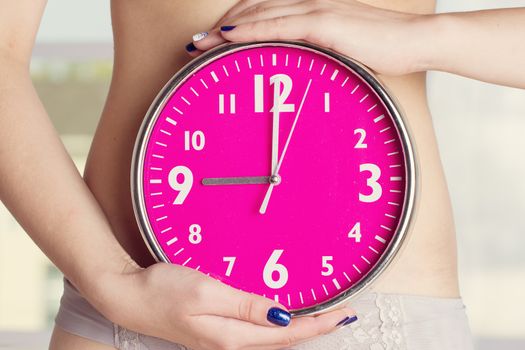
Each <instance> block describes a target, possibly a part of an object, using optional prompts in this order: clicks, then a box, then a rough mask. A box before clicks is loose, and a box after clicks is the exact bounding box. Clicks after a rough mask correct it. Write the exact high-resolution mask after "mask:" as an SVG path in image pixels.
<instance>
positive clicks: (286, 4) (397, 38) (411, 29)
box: [187, 0, 428, 75]
mask: <svg viewBox="0 0 525 350" xmlns="http://www.w3.org/2000/svg"><path fill="white" fill-rule="evenodd" d="M424 17H425V16H422V15H415V14H408V13H402V12H394V11H388V10H384V9H379V8H376V7H372V6H369V5H365V4H363V3H360V2H358V1H355V0H338V1H336V0H245V1H240V2H239V3H238V4H237V5H236V6H234V7H232V8H231V9H230V10H229V11H228V12H227V13H226V15H225V16H224V17H223V18H222V19H221V20H220V21H219V23H218V24H217V27H216V28H214V29H212V30H210V31H209V33H207V32H203V33H199V34H196V35H195V36H194V41H193V42H192V43H190V44H189V45H188V46H187V49H188V51H191V52H190V53H192V54H193V55H194V56H195V55H197V54H199V53H200V52H202V51H206V50H208V49H210V48H212V47H214V46H216V45H218V44H221V43H223V42H225V41H232V42H246V41H263V40H301V41H307V42H310V43H313V44H317V45H320V46H323V47H326V48H329V49H332V50H335V51H338V52H339V53H342V54H344V55H346V56H348V57H352V58H354V59H356V60H358V61H360V62H362V63H364V64H366V65H367V66H369V67H370V68H372V69H373V70H375V71H377V72H379V73H383V74H388V75H401V74H407V73H411V72H414V71H417V70H418V66H419V63H418V60H419V56H420V53H419V51H420V50H421V49H422V48H421V47H420V46H427V45H428V41H425V44H424V45H421V44H420V43H421V41H418V40H416V39H417V37H418V36H419V37H421V36H422V35H425V33H422V26H421V25H420V23H422V22H423V21H422V19H423V18H424Z"/></svg>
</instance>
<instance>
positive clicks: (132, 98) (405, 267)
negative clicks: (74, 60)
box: [85, 0, 459, 297]
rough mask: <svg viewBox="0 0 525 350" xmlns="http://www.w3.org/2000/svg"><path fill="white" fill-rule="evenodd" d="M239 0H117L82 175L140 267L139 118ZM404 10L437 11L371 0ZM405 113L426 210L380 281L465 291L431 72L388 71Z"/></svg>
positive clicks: (448, 293)
mask: <svg viewBox="0 0 525 350" xmlns="http://www.w3.org/2000/svg"><path fill="white" fill-rule="evenodd" d="M236 2H237V0H227V1H226V0H223V1H220V2H219V1H215V0H179V1H174V0H156V1H147V0H137V1H125V0H113V1H112V17H113V30H114V38H115V65H114V72H113V80H112V83H111V87H110V91H109V95H108V99H107V101H106V106H105V108H104V111H103V114H102V118H101V121H100V124H99V127H98V129H97V133H96V135H95V139H94V141H93V145H92V148H91V151H90V155H89V158H88V162H87V164H86V171H85V178H86V181H87V182H88V185H89V186H90V188H91V189H92V191H93V193H94V194H95V196H96V197H97V199H98V200H99V202H100V203H101V205H102V207H103V209H104V211H105V213H106V215H107V217H108V219H109V220H110V222H111V224H112V226H113V228H114V231H115V235H116V237H117V239H118V240H119V242H120V243H121V244H122V245H123V247H124V248H125V249H126V250H127V251H128V253H129V254H130V255H131V256H132V258H133V259H135V261H137V262H138V263H139V264H140V265H142V266H147V265H150V264H152V263H153V262H154V259H153V258H152V257H151V255H150V253H149V251H148V249H147V248H146V246H145V244H144V242H143V240H142V237H141V235H140V233H139V232H138V228H137V225H136V222H135V219H134V215H133V210H132V204H131V197H130V190H129V188H130V186H129V169H130V163H131V155H132V151H133V144H134V141H135V137H136V135H137V131H138V128H139V126H140V124H141V122H142V119H143V117H144V115H145V113H146V111H147V109H148V107H149V105H150V103H151V102H152V101H153V99H154V98H155V96H156V94H157V93H158V91H159V90H160V89H161V88H162V86H163V85H164V84H165V82H166V81H167V80H168V79H169V78H170V77H171V76H172V75H173V74H174V73H175V72H176V71H178V70H179V69H180V68H181V67H182V66H183V65H184V64H185V63H187V62H188V61H189V59H190V58H189V56H188V55H187V54H186V52H185V49H184V47H185V45H186V44H187V43H188V42H189V41H190V40H191V36H192V34H194V33H197V32H201V31H206V30H208V29H210V28H211V27H212V26H213V25H214V24H215V23H216V21H217V20H218V19H219V18H220V17H221V16H222V15H223V14H224V13H225V12H226V11H227V10H228V9H229V8H230V7H231V6H232V5H234V4H235V3H236ZM365 2H367V3H370V4H372V5H375V6H378V7H386V8H390V9H394V10H399V11H406V12H416V13H432V12H433V11H434V1H433V0H424V1H421V0H396V1H391V0H390V1H386V0H375V1H365ZM380 78H381V80H382V81H383V82H384V83H385V84H386V86H387V87H388V88H389V89H390V90H391V92H392V93H393V94H394V95H395V96H396V97H397V99H398V101H399V102H400V104H401V105H402V108H403V109H404V111H405V115H406V117H407V120H408V124H409V128H410V129H411V131H412V134H413V137H414V140H415V144H416V148H417V155H418V158H419V162H420V172H421V185H420V192H419V196H420V197H419V198H420V199H419V208H418V210H417V213H416V219H415V221H414V224H413V228H412V231H411V235H410V238H409V241H408V243H407V245H406V247H405V248H404V250H403V252H402V254H401V256H400V257H399V259H398V260H397V261H396V263H395V264H394V265H393V266H392V267H391V268H390V269H389V271H388V273H387V274H385V275H384V276H383V278H382V279H380V280H379V281H378V283H376V284H375V285H374V286H373V289H374V290H376V291H380V292H391V293H407V294H421V295H432V296H442V297H456V296H458V295H459V291H458V286H457V272H456V242H455V230H454V223H453V218H452V213H451V205H450V200H449V195H448V189H447V185H446V182H445V178H444V174H443V169H442V165H441V160H440V157H439V153H438V149H437V144H436V139H435V134H434V130H433V125H432V119H431V115H430V113H429V110H428V106H427V99H426V87H425V78H426V76H425V74H424V73H417V74H411V75H406V76H400V77H387V76H381V77H380Z"/></svg>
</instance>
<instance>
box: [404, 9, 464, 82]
mask: <svg viewBox="0 0 525 350" xmlns="http://www.w3.org/2000/svg"><path fill="white" fill-rule="evenodd" d="M454 27H455V24H454V19H453V16H451V15H450V14H447V13H441V14H430V15H424V16H420V17H419V18H418V20H417V23H416V25H415V28H414V30H415V31H416V33H417V34H416V35H417V36H418V37H419V38H420V40H417V43H416V45H415V46H414V48H413V49H414V52H415V53H416V55H415V60H414V62H413V66H414V69H413V70H414V72H422V71H429V70H436V71H446V70H447V65H448V62H447V60H448V59H449V57H450V53H449V51H450V43H451V42H452V39H453V38H454V36H455V35H458V30H459V28H457V29H455V28H454Z"/></svg>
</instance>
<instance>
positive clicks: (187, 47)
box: [186, 43, 197, 52]
mask: <svg viewBox="0 0 525 350" xmlns="http://www.w3.org/2000/svg"><path fill="white" fill-rule="evenodd" d="M195 50H197V48H196V47H195V45H194V44H193V43H189V44H188V45H186V51H188V52H193V51H195Z"/></svg>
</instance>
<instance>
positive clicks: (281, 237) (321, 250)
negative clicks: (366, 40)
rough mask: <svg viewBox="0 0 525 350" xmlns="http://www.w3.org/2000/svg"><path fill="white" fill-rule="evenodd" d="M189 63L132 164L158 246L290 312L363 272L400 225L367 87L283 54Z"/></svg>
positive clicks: (353, 75)
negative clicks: (137, 172)
mask: <svg viewBox="0 0 525 350" xmlns="http://www.w3.org/2000/svg"><path fill="white" fill-rule="evenodd" d="M253 63H254V64H253ZM187 69H189V68H187ZM191 69H192V70H188V71H186V72H185V73H184V74H186V75H185V77H184V79H181V80H180V81H181V82H180V83H178V85H176V86H174V87H172V88H171V90H169V91H168V90H166V91H165V92H164V95H163V96H161V97H159V98H162V104H159V105H161V106H162V108H160V109H159V111H157V112H155V113H154V114H151V120H150V132H149V133H148V134H147V135H146V136H147V137H145V138H144V154H143V159H142V160H141V162H139V163H140V164H142V169H141V176H142V182H141V192H140V198H141V201H142V202H141V204H139V206H140V205H142V209H141V210H143V211H144V214H145V216H146V217H147V220H148V225H149V226H148V227H147V228H146V230H150V234H151V235H152V237H154V239H152V240H151V241H155V242H154V243H152V244H155V247H156V249H157V250H160V251H162V254H163V256H165V257H166V259H168V261H169V262H171V263H174V264H180V265H184V266H186V267H188V268H193V269H196V270H199V271H201V272H203V273H205V274H209V275H211V276H212V277H214V278H217V279H219V280H221V281H222V282H224V283H228V284H229V285H232V286H234V287H236V288H239V289H242V290H244V291H248V292H252V293H257V294H259V295H268V296H270V297H271V298H273V299H274V300H276V301H279V300H281V301H285V302H287V305H288V306H289V307H290V308H292V309H301V308H304V307H311V306H314V305H318V304H320V303H323V302H326V301H328V300H330V299H333V298H335V297H337V296H338V295H340V294H341V293H343V292H345V291H347V290H349V288H351V287H353V286H355V285H356V284H357V283H359V282H360V281H362V280H363V278H366V276H367V274H368V273H369V272H370V271H372V270H373V269H374V268H375V266H376V264H377V263H378V261H379V260H380V259H381V257H382V256H383V255H384V254H386V252H388V248H389V246H390V243H391V242H392V240H393V238H394V236H395V234H396V231H397V228H398V226H399V225H400V220H401V219H400V218H401V217H402V212H403V205H401V203H405V196H406V178H407V170H406V164H405V157H404V149H403V145H402V143H401V140H402V139H401V137H400V134H399V133H398V129H397V128H396V123H395V120H394V116H393V115H392V114H391V113H390V110H389V109H387V108H386V107H385V102H384V101H382V100H381V98H380V96H379V95H378V94H377V93H376V92H375V90H373V89H372V87H371V86H370V84H369V83H368V82H367V81H365V80H364V79H363V77H361V76H360V75H359V74H358V73H357V72H356V71H354V70H352V69H350V68H349V67H348V66H347V65H345V64H343V63H342V62H340V61H338V60H336V59H334V58H332V57H329V56H327V55H325V54H323V53H320V52H317V51H315V50H311V49H305V48H302V47H295V46H268V47H254V48H246V49H243V50H238V51H235V52H232V53H231V54H226V55H222V56H220V57H215V58H213V59H210V61H205V62H204V63H202V64H201V65H200V66H198V67H193V68H191ZM325 73H326V74H325ZM283 154H286V157H285V158H284V157H283ZM282 157H283V159H282V161H281V164H280V165H279V166H276V165H277V163H278V162H279V161H280V160H281V158H282ZM270 187H271V188H272V189H271V198H270V199H269V201H268V203H266V204H267V207H266V208H265V213H264V214H261V213H260V211H259V209H260V206H261V203H262V201H263V199H264V198H265V195H266V194H267V193H268V190H269V188H270Z"/></svg>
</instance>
